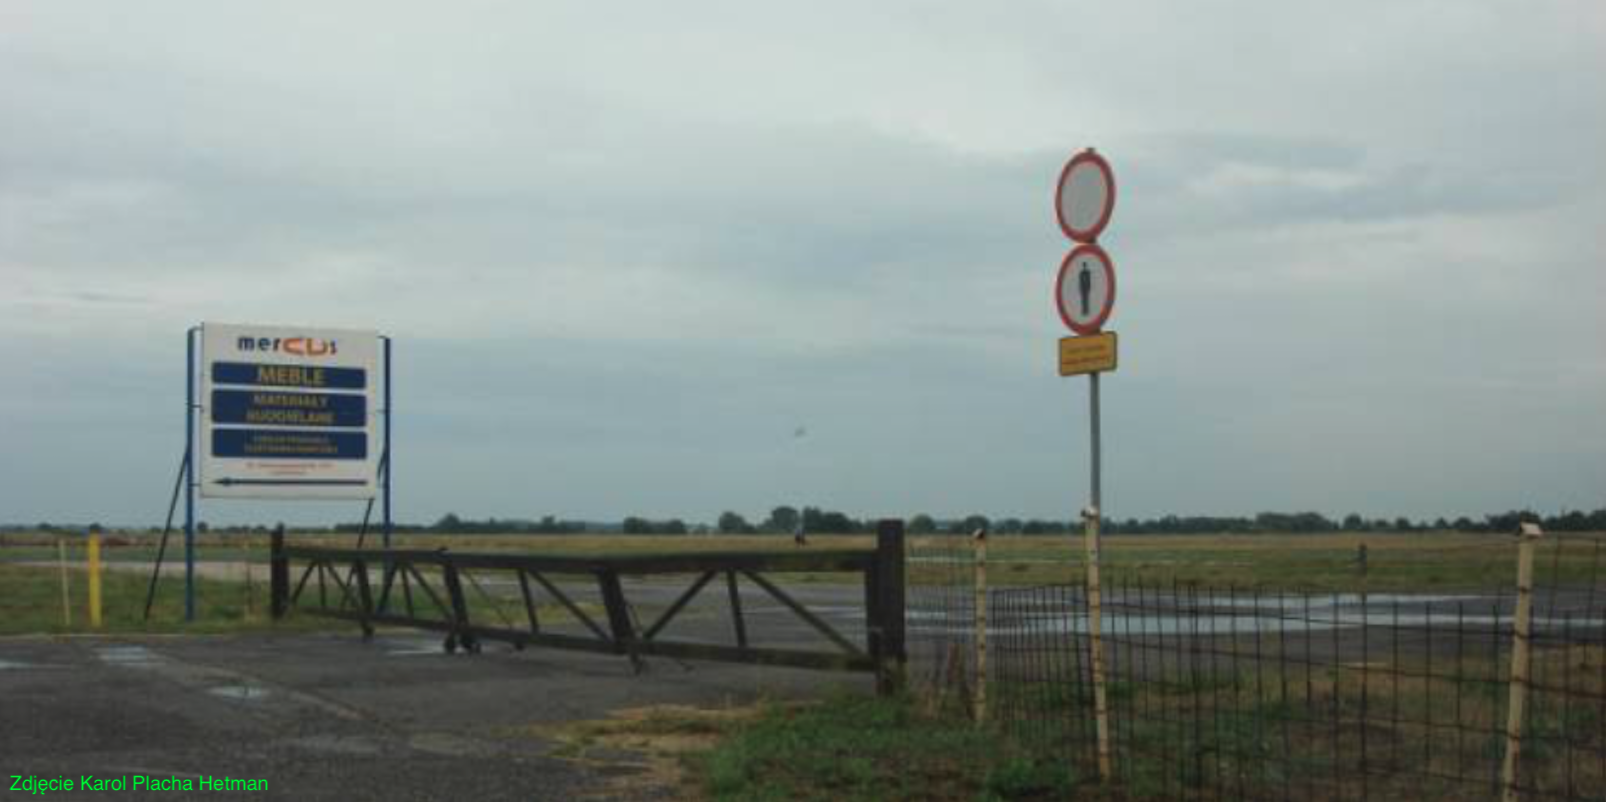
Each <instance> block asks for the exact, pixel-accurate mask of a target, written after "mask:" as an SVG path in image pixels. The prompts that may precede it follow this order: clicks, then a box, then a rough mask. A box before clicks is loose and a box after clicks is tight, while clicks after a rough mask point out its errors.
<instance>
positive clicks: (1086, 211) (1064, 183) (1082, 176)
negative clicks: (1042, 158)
mask: <svg viewBox="0 0 1606 802" xmlns="http://www.w3.org/2000/svg"><path fill="white" fill-rule="evenodd" d="M1114 211H1115V172H1114V171H1112V170H1111V169H1110V163H1109V162H1107V161H1105V160H1104V157H1103V156H1100V155H1099V154H1097V153H1094V152H1093V150H1092V149H1091V148H1089V149H1087V150H1084V151H1082V152H1081V153H1078V154H1076V155H1075V156H1072V157H1071V160H1070V161H1068V162H1066V163H1065V169H1064V170H1062V171H1060V180H1059V185H1058V186H1057V187H1056V188H1055V191H1054V213H1055V215H1056V216H1057V217H1059V221H1060V230H1062V231H1064V232H1065V236H1067V237H1070V238H1071V239H1073V240H1076V241H1077V242H1093V241H1095V240H1097V239H1098V236H1099V232H1102V231H1103V230H1104V227H1105V226H1107V225H1109V224H1110V215H1111V214H1112V213H1113V212H1114Z"/></svg>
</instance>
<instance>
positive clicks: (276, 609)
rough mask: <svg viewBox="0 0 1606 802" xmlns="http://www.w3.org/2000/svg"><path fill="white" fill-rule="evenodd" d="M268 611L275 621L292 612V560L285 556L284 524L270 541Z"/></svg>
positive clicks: (278, 527) (277, 529) (274, 532)
mask: <svg viewBox="0 0 1606 802" xmlns="http://www.w3.org/2000/svg"><path fill="white" fill-rule="evenodd" d="M268 596H269V599H268V611H269V614H270V615H272V616H273V619H274V620H275V621H277V620H279V619H281V618H284V615H285V613H287V612H289V610H290V558H288V557H286V556H285V555H284V524H279V525H278V526H275V527H274V528H273V535H272V536H271V539H269V541H268Z"/></svg>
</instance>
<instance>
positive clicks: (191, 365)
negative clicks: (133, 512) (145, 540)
mask: <svg viewBox="0 0 1606 802" xmlns="http://www.w3.org/2000/svg"><path fill="white" fill-rule="evenodd" d="M197 333H199V331H198V329H197V328H196V327H194V326H191V327H190V330H189V331H188V332H185V334H184V353H185V359H184V620H185V621H194V620H195V460H194V459H193V456H194V454H195V336H196V334H197ZM157 570H158V571H160V570H161V566H157Z"/></svg>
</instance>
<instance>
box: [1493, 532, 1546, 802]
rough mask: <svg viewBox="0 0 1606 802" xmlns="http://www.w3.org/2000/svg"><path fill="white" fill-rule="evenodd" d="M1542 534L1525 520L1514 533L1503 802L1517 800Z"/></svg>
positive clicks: (1502, 771)
mask: <svg viewBox="0 0 1606 802" xmlns="http://www.w3.org/2000/svg"><path fill="white" fill-rule="evenodd" d="M1541 534H1543V532H1541V531H1540V529H1539V526H1538V525H1536V524H1530V523H1524V524H1521V528H1520V529H1519V530H1518V532H1517V611H1516V614H1515V615H1514V616H1513V618H1512V621H1511V628H1512V644H1511V681H1510V683H1509V685H1508V688H1507V690H1508V692H1509V694H1510V702H1509V704H1508V705H1507V707H1506V758H1505V763H1504V765H1502V766H1501V771H1500V777H1501V783H1502V785H1503V786H1504V790H1503V792H1502V793H1501V797H1500V798H1501V799H1502V800H1504V802H1516V800H1517V797H1518V794H1517V770H1518V765H1517V764H1518V763H1519V762H1520V761H1521V760H1522V730H1523V704H1524V702H1526V701H1527V694H1528V669H1529V662H1530V660H1531V658H1532V654H1531V652H1530V650H1529V647H1530V644H1529V640H1530V638H1529V635H1530V633H1531V632H1532V622H1533V590H1534V587H1533V585H1534V583H1533V579H1534V545H1535V543H1537V542H1538V540H1539V536H1540V535H1541Z"/></svg>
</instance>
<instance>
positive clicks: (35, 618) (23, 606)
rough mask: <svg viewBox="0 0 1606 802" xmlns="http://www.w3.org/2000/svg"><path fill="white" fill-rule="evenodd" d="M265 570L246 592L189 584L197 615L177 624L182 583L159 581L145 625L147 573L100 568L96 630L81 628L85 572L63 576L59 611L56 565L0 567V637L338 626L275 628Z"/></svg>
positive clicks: (309, 625) (309, 621)
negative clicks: (64, 601)
mask: <svg viewBox="0 0 1606 802" xmlns="http://www.w3.org/2000/svg"><path fill="white" fill-rule="evenodd" d="M266 578H267V573H266V571H263V572H262V573H261V580H262V581H257V582H255V583H253V584H252V585H251V587H250V588H249V592H248V589H247V587H246V585H245V584H244V583H241V582H219V581H212V580H201V581H199V582H198V583H197V585H196V599H197V606H196V607H197V617H196V620H195V621H194V622H192V623H189V624H186V623H185V622H184V585H183V583H182V582H180V581H173V580H166V581H164V582H162V583H161V585H160V586H159V587H158V589H157V594H156V600H155V603H154V604H153V605H152V607H151V617H150V619H149V620H146V619H145V617H144V613H145V594H146V590H147V587H148V582H149V576H148V575H147V574H141V573H125V572H118V571H106V572H104V574H103V576H102V584H101V594H102V595H101V598H102V602H101V611H102V625H101V627H100V628H99V629H98V630H95V629H91V627H90V626H89V613H88V608H87V604H88V600H89V579H88V574H87V572H85V571H84V570H83V569H82V568H81V567H78V566H70V567H69V569H68V571H67V585H68V593H67V598H68V604H67V610H66V611H65V612H64V611H63V609H62V579H61V572H60V570H59V569H57V568H44V567H36V566H18V565H8V564H5V563H0V587H4V588H5V593H3V594H0V635H34V634H43V635H59V634H63V633H84V632H92V631H93V632H104V633H107V634H133V633H164V632H178V631H183V632H190V633H219V632H243V631H257V630H267V629H277V630H285V629H290V630H296V631H304V630H321V629H328V628H330V627H331V626H332V625H336V624H338V623H339V622H330V621H325V620H321V619H316V618H311V617H302V618H296V619H292V620H289V621H285V622H279V623H277V624H276V623H275V622H273V621H272V620H270V618H269V616H268V586H267V582H266V581H265V580H266Z"/></svg>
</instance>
